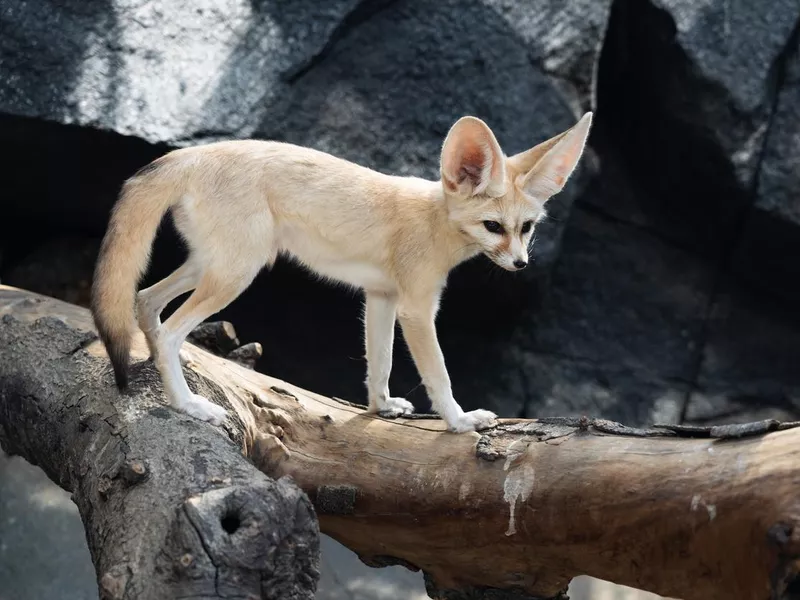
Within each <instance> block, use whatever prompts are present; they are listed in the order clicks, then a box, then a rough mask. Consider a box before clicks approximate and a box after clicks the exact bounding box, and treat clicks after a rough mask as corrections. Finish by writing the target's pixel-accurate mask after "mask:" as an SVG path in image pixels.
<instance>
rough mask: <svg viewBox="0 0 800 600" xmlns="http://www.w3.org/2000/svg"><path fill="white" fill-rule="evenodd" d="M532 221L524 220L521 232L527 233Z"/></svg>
mask: <svg viewBox="0 0 800 600" xmlns="http://www.w3.org/2000/svg"><path fill="white" fill-rule="evenodd" d="M532 225H533V223H532V222H531V221H525V222H524V223H523V224H522V233H528V232H529V231H530V230H531V226H532Z"/></svg>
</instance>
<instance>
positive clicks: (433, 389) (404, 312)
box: [398, 294, 497, 433]
mask: <svg viewBox="0 0 800 600" xmlns="http://www.w3.org/2000/svg"><path fill="white" fill-rule="evenodd" d="M438 306H439V296H438V294H437V295H435V296H433V297H427V298H415V299H413V300H411V299H402V300H401V302H400V305H399V309H398V317H399V320H400V325H401V327H402V328H403V336H404V337H405V339H406V343H407V344H408V348H409V350H410V351H411V356H412V358H413V359H414V364H415V365H416V366H417V370H418V371H419V374H420V376H421V377H422V382H423V383H424V385H425V389H426V390H427V392H428V396H429V397H430V399H431V404H432V405H433V410H434V411H436V413H438V414H439V415H440V416H441V417H442V419H444V421H445V423H447V427H448V429H449V430H450V431H454V432H457V433H461V432H465V431H476V430H479V429H485V428H487V427H489V426H490V425H491V424H492V423H493V422H494V420H495V419H496V418H497V415H495V414H494V413H492V412H490V411H488V410H473V411H471V412H466V413H465V412H464V411H463V410H462V408H461V406H459V404H458V402H456V400H455V398H453V391H452V386H451V383H450V376H449V375H448V374H447V368H446V367H445V363H444V355H443V354H442V350H441V348H440V347H439V340H438V339H437V337H436V325H435V319H436V311H437V309H438Z"/></svg>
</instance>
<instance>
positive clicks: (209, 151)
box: [92, 113, 592, 432]
mask: <svg viewBox="0 0 800 600" xmlns="http://www.w3.org/2000/svg"><path fill="white" fill-rule="evenodd" d="M591 118H592V115H591V113H587V114H586V115H584V117H583V118H582V119H581V120H580V121H579V122H578V123H577V124H576V125H575V126H574V127H572V128H571V129H570V130H568V131H566V132H564V133H562V134H560V135H559V136H556V137H555V138H552V139H551V140H548V141H546V142H543V143H542V144H539V145H538V146H536V147H534V148H532V149H531V150H528V151H526V152H523V153H521V154H518V155H515V156H512V157H506V156H505V155H504V154H503V152H502V150H501V149H500V146H499V144H498V143H497V140H496V139H495V136H494V135H493V133H492V132H491V130H490V129H489V127H488V126H487V125H486V124H485V123H484V122H483V121H481V120H479V119H477V118H474V117H464V118H462V119H460V120H459V121H457V122H456V123H455V124H454V125H453V127H452V128H451V130H450V132H449V133H448V135H447V138H446V139H445V142H444V144H443V148H442V155H441V180H440V181H426V180H423V179H418V178H414V177H395V176H390V175H384V174H381V173H378V172H376V171H373V170H370V169H367V168H365V167H362V166H359V165H356V164H353V163H350V162H347V161H345V160H342V159H339V158H336V157H334V156H331V155H329V154H326V153H324V152H319V151H316V150H312V149H309V148H303V147H298V146H294V145H290V144H285V143H279V142H268V141H254V140H246V141H231V142H220V143H215V144H209V145H205V146H199V147H193V148H187V149H182V150H176V151H174V152H171V153H169V154H167V155H166V156H164V157H162V158H160V159H158V160H157V161H155V162H154V163H152V164H151V165H148V167H145V169H143V170H142V171H140V173H138V174H137V175H135V176H134V177H132V178H131V179H130V180H128V181H127V182H126V184H125V186H124V189H123V192H122V195H121V198H120V200H119V202H118V203H117V205H116V207H115V209H114V211H113V214H112V217H111V221H110V224H109V228H108V232H107V233H106V236H105V238H104V241H103V246H102V249H101V253H100V258H99V260H98V265H97V270H96V273H95V281H94V292H93V305H92V310H93V314H94V316H95V321H96V323H97V326H98V330H99V331H100V334H101V337H102V339H103V341H104V343H105V345H106V347H107V349H108V352H109V356H110V357H111V359H112V363H113V364H114V369H115V375H116V379H117V384H118V385H119V386H120V388H124V386H125V384H126V382H127V366H128V356H129V346H130V338H131V333H132V331H133V328H134V326H135V323H137V322H138V325H139V327H140V328H141V329H142V330H143V331H144V333H145V335H146V337H147V341H148V345H149V347H150V351H151V354H152V356H153V358H154V360H155V364H156V367H157V368H158V371H159V373H160V374H161V377H162V380H163V382H164V387H165V390H166V395H167V398H168V399H169V402H170V403H171V405H172V406H173V407H175V408H176V409H177V410H180V411H183V412H186V413H188V414H190V415H192V416H194V417H196V418H198V419H202V420H206V421H210V422H212V423H215V424H220V423H221V422H222V421H223V419H224V418H225V416H226V413H225V411H224V410H223V409H222V408H221V407H219V406H217V405H216V404H214V403H212V402H209V401H208V400H206V399H205V398H202V397H201V396H198V395H196V394H193V393H192V392H191V391H190V389H189V387H188V385H187V384H186V380H185V379H184V377H183V373H182V370H181V364H180V358H179V350H180V347H181V345H182V343H183V341H184V339H185V337H186V336H187V334H188V333H189V332H190V331H191V330H192V329H193V328H194V327H196V326H197V325H198V324H199V323H201V322H202V321H203V320H205V319H207V318H208V317H209V316H211V315H213V314H214V313H216V312H218V311H220V310H221V309H223V308H224V307H225V306H227V305H228V304H229V303H230V302H232V301H233V300H234V299H235V298H236V297H237V296H238V295H239V294H241V293H242V292H243V291H244V290H245V289H246V288H247V287H248V286H249V285H250V283H251V282H252V281H253V279H254V278H255V276H256V274H257V273H258V272H259V271H260V270H261V269H262V268H263V267H264V266H269V265H272V263H273V262H274V261H275V260H276V257H277V256H278V254H282V253H283V254H286V255H289V256H291V257H293V258H294V259H296V260H297V261H298V262H300V263H301V264H303V265H305V266H306V267H307V268H308V269H310V270H311V271H313V272H314V273H317V274H318V275H320V276H322V277H324V278H327V279H330V280H335V281H337V282H343V283H345V284H349V285H351V286H354V287H357V288H361V289H362V290H363V291H364V294H365V297H366V311H365V329H366V331H365V346H366V356H367V363H368V366H367V390H368V399H369V410H370V411H373V412H380V413H381V414H385V415H401V414H408V413H411V412H412V410H413V406H412V405H411V403H409V402H408V401H406V400H404V399H402V398H393V397H391V396H390V394H389V373H390V371H391V366H392V345H393V342H394V323H395V319H398V320H399V321H400V324H401V327H402V331H403V336H404V338H405V340H406V342H407V344H408V347H409V349H410V351H411V355H412V357H413V359H414V362H415V364H416V366H417V369H418V370H419V373H420V375H421V377H422V381H423V383H424V384H425V387H426V390H427V392H428V395H429V397H430V399H431V402H432V404H433V408H434V410H435V411H436V412H437V413H438V414H439V415H441V416H442V418H443V419H444V420H445V421H446V423H447V425H448V428H449V429H450V430H452V431H458V432H463V431H473V430H476V429H480V428H484V427H486V426H488V425H490V424H491V423H492V421H493V420H494V418H495V415H494V414H493V413H491V412H489V411H486V410H475V411H472V412H466V413H465V412H464V411H463V410H462V409H461V407H460V406H459V404H458V403H457V402H456V401H455V399H454V398H453V393H452V390H451V385H450V378H449V376H448V374H447V369H446V367H445V361H444V357H443V356H442V352H441V350H440V348H439V343H438V341H437V337H436V329H435V324H434V321H435V317H436V313H437V311H438V307H439V298H440V296H441V293H442V290H443V288H444V286H445V283H446V280H447V275H448V273H449V272H450V270H451V269H452V268H453V267H455V266H456V265H457V264H459V263H461V262H463V261H465V260H467V259H469V258H471V257H473V256H475V255H477V254H479V253H483V254H485V255H486V256H488V257H489V258H490V259H491V260H493V261H494V262H495V263H496V264H498V265H499V266H501V267H502V268H504V269H507V270H511V271H513V270H517V269H518V268H522V267H524V266H525V264H526V263H527V261H528V247H529V244H530V241H531V236H532V234H533V229H534V225H535V223H536V222H537V221H539V220H540V219H541V218H542V217H543V216H544V204H545V202H546V201H547V199H548V198H550V197H551V196H552V195H553V194H556V193H558V192H559V191H560V190H561V189H562V188H563V186H564V184H565V183H566V181H567V179H568V178H569V176H570V174H571V173H572V172H573V170H574V168H575V166H576V165H577V163H578V160H579V159H580V157H581V154H582V152H583V149H584V145H585V142H586V138H587V136H588V133H589V128H590V125H591ZM169 209H172V211H173V216H174V219H175V223H176V226H177V228H178V230H179V232H180V233H181V235H182V236H183V237H184V239H185V241H186V243H187V245H188V247H189V251H190V252H189V258H188V259H187V261H186V263H185V264H184V265H183V266H182V267H180V268H179V269H178V270H177V271H175V272H174V273H173V274H171V275H170V276H168V277H167V278H166V279H164V280H162V281H160V282H158V283H157V284H155V285H154V286H152V287H150V288H147V289H144V290H142V291H140V292H139V293H138V298H137V295H136V287H137V283H138V281H139V279H140V278H141V276H142V274H143V273H144V271H145V269H146V268H147V264H148V261H149V253H150V247H151V245H152V242H153V239H154V236H155V233H156V230H157V228H158V224H159V222H160V221H161V219H162V217H163V215H164V213H165V212H166V211H167V210H169ZM487 221H488V222H494V224H491V223H489V224H487V223H485V222H487ZM526 223H527V225H526ZM495 225H497V226H499V227H500V230H499V231H491V230H490V229H489V228H490V227H492V228H495V229H497V228H496V227H495ZM191 290H194V293H193V294H192V295H191V296H190V297H189V298H188V299H187V300H186V301H185V302H184V303H183V305H181V306H180V307H179V308H178V309H177V311H176V312H175V313H174V314H173V315H171V316H170V317H169V318H168V319H167V320H166V321H165V322H164V323H163V324H162V323H161V322H160V319H159V315H160V313H161V312H162V310H163V309H164V308H165V307H166V305H167V304H168V303H169V302H170V301H171V300H173V299H174V298H176V297H177V296H179V295H181V294H183V293H186V292H188V291H191ZM137 300H138V301H137ZM488 375H489V374H487V376H488Z"/></svg>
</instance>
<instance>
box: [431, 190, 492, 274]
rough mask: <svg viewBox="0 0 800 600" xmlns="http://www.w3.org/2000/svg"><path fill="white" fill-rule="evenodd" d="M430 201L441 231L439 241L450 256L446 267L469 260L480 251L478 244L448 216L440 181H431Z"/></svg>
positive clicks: (434, 217)
mask: <svg viewBox="0 0 800 600" xmlns="http://www.w3.org/2000/svg"><path fill="white" fill-rule="evenodd" d="M431 183H432V184H433V185H432V186H431V193H432V196H433V198H432V200H433V201H432V202H431V206H432V207H433V212H434V214H433V215H432V218H433V220H434V221H435V223H436V225H437V227H436V230H437V231H440V232H441V233H442V237H441V243H442V244H443V245H444V246H445V251H446V252H447V256H448V257H450V259H449V264H448V269H453V268H455V267H456V266H458V265H459V264H461V263H462V262H464V261H466V260H469V259H471V258H473V257H475V256H477V255H478V254H480V253H481V249H480V246H479V245H478V244H476V243H475V242H474V240H473V239H472V238H471V237H470V236H469V235H467V234H466V233H464V231H463V230H462V229H461V227H460V226H459V225H458V223H456V222H455V221H454V220H453V219H451V218H450V211H449V210H448V208H447V201H446V199H445V195H444V190H443V189H442V184H441V182H438V181H437V182H435V184H434V183H433V182H431Z"/></svg>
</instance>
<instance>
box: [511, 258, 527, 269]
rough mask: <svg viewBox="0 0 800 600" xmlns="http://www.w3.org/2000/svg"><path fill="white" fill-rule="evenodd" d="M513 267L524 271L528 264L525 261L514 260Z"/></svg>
mask: <svg viewBox="0 0 800 600" xmlns="http://www.w3.org/2000/svg"><path fill="white" fill-rule="evenodd" d="M514 266H515V267H517V268H518V269H524V268H525V267H526V266H528V263H527V261H524V260H515V261H514Z"/></svg>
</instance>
